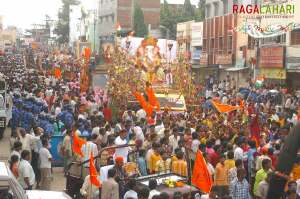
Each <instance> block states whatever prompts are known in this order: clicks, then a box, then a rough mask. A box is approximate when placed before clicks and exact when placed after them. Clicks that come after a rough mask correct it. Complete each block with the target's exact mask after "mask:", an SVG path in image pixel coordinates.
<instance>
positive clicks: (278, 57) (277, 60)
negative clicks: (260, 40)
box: [259, 47, 284, 68]
mask: <svg viewBox="0 0 300 199" xmlns="http://www.w3.org/2000/svg"><path fill="white" fill-rule="evenodd" d="M283 52H284V49H283V47H265V48H261V49H260V62H259V66H260V67H261V68H283V67H284V65H283V63H284V62H283V57H284V56H283Z"/></svg>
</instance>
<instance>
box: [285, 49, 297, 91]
mask: <svg viewBox="0 0 300 199" xmlns="http://www.w3.org/2000/svg"><path fill="white" fill-rule="evenodd" d="M286 51H287V52H286V57H287V58H286V69H287V85H288V87H289V88H293V89H295V90H298V89H299V88H300V49H299V48H297V47H294V46H289V47H287V50H286Z"/></svg>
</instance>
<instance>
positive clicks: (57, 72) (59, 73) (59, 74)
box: [54, 67, 61, 79]
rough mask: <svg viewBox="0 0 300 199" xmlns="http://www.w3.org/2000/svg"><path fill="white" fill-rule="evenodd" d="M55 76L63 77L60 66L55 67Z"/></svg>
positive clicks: (57, 77)
mask: <svg viewBox="0 0 300 199" xmlns="http://www.w3.org/2000/svg"><path fill="white" fill-rule="evenodd" d="M54 77H55V78H56V79H61V70H60V68H57V67H55V68H54Z"/></svg>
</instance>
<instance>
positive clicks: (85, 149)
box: [81, 134, 98, 178]
mask: <svg viewBox="0 0 300 199" xmlns="http://www.w3.org/2000/svg"><path fill="white" fill-rule="evenodd" d="M97 138H98V136H97V135H96V134H92V136H91V140H89V141H87V142H86V144H84V145H83V146H82V148H81V151H82V154H83V158H82V159H81V161H82V162H84V161H87V160H89V159H90V155H91V153H92V155H93V156H94V157H95V156H96V155H98V147H97V145H96V144H95V143H94V142H93V141H96V140H97ZM95 165H96V164H95ZM83 167H84V169H83V174H82V175H83V177H84V178H85V177H86V176H87V175H88V174H89V168H90V163H89V162H87V163H85V164H84V165H83Z"/></svg>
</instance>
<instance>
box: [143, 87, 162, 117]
mask: <svg viewBox="0 0 300 199" xmlns="http://www.w3.org/2000/svg"><path fill="white" fill-rule="evenodd" d="M146 92H147V96H148V100H149V103H150V104H151V105H152V106H156V111H159V110H160V105H159V101H158V100H157V98H156V96H155V94H154V91H153V88H149V87H148V88H147V89H146Z"/></svg>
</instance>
